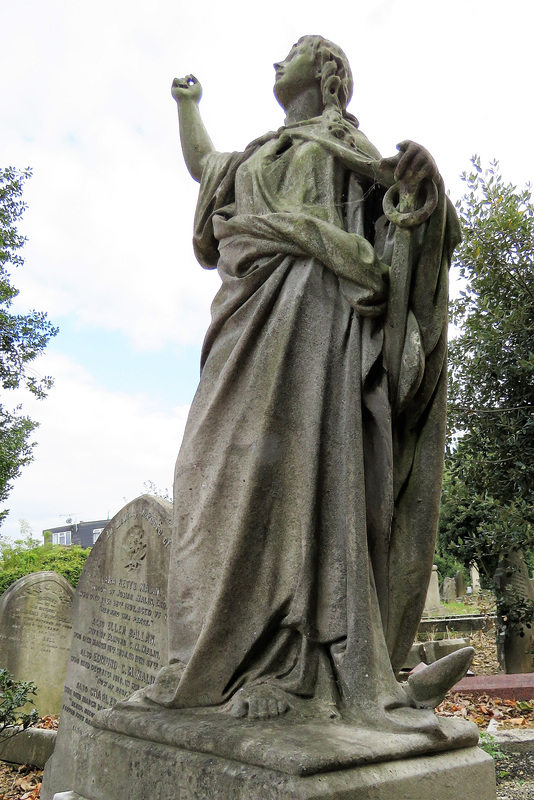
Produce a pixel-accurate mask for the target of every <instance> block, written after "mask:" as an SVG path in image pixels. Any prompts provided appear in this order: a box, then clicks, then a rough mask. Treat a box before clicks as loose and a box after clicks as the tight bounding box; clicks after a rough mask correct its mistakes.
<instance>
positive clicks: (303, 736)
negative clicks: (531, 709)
mask: <svg viewBox="0 0 534 800" xmlns="http://www.w3.org/2000/svg"><path fill="white" fill-rule="evenodd" d="M430 669H431V667H425V670H430ZM416 717H417V714H416V712H415V711H412V721H413V720H415V719H416ZM428 720H432V722H433V723H434V725H433V730H429V729H428V728H426V729H423V728H420V729H419V730H418V731H415V730H414V728H412V729H411V730H406V729H405V730H400V731H396V732H393V731H392V732H384V731H377V730H374V729H373V728H372V727H368V728H366V729H362V728H360V727H358V726H355V725H351V724H350V723H343V722H341V721H340V720H339V719H336V720H332V719H328V718H322V719H318V718H317V717H316V716H310V717H309V718H308V719H306V718H297V719H295V718H291V716H289V715H288V716H286V717H282V718H277V719H274V720H269V719H266V720H265V721H259V720H257V721H254V722H250V721H244V720H242V719H235V718H233V717H228V716H227V715H225V714H221V713H220V711H219V710H218V709H209V708H208V709H183V710H182V709H180V710H177V709H161V708H158V707H156V710H153V709H151V710H145V711H143V710H135V709H133V708H129V709H122V708H120V709H117V708H115V709H109V710H106V711H104V712H100V713H99V714H98V715H97V716H96V717H95V719H94V720H93V722H94V724H95V725H97V726H98V727H101V728H103V729H105V730H110V731H113V732H115V733H117V734H120V735H124V736H126V737H129V736H132V737H134V738H138V739H143V740H145V742H146V744H147V746H148V745H152V744H153V743H154V742H157V743H158V744H164V745H170V746H172V747H178V748H181V749H184V750H190V751H192V752H197V753H198V752H200V753H206V754H210V755H213V756H218V757H223V758H229V759H234V760H235V761H237V762H240V763H243V764H250V765H254V766H258V767H263V768H266V769H274V770H279V771H280V772H286V773H288V774H292V775H313V774H316V773H320V772H329V771H331V770H333V769H344V768H347V767H349V766H357V765H363V764H368V763H371V762H373V763H375V762H379V761H389V760H392V759H398V758H409V757H412V756H416V755H423V754H426V753H430V752H441V751H443V750H454V749H461V748H466V747H472V746H474V745H475V744H476V743H477V742H478V730H477V728H476V726H475V725H474V724H473V723H466V722H465V721H464V720H457V719H446V718H438V719H436V718H435V717H433V715H431V716H429V717H428ZM428 720H427V721H428ZM399 723H402V718H399Z"/></svg>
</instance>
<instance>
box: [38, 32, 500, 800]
mask: <svg viewBox="0 0 534 800" xmlns="http://www.w3.org/2000/svg"><path fill="white" fill-rule="evenodd" d="M172 93H173V96H174V98H175V99H176V101H177V103H178V112H179V120H180V135H181V142H182V148H183V152H184V156H185V160H186V164H187V167H188V169H189V171H190V173H191V175H192V176H193V178H195V179H196V180H199V181H200V183H201V185H200V192H199V201H198V206H197V213H196V217H195V233H194V245H195V252H196V255H197V257H198V259H199V261H200V263H201V264H202V266H203V267H206V268H215V267H216V268H217V269H218V272H219V275H220V277H221V279H222V287H221V290H220V293H219V295H218V296H217V298H216V299H215V301H214V303H213V305H212V310H213V317H212V324H211V326H210V329H209V331H208V333H207V336H206V340H205V345H204V349H203V358H202V373H201V381H200V386H199V389H198V391H197V393H196V395H195V399H194V401H193V404H192V407H191V411H190V414H189V418H188V422H187V426H186V430H185V433H184V439H183V443H182V446H181V449H180V453H179V455H178V459H177V464H176V470H175V481H174V520H173V529H174V530H175V531H176V536H175V540H174V542H173V545H172V548H171V556H170V569H169V593H168V601H169V620H170V625H169V631H168V633H169V640H168V641H169V663H168V665H167V666H166V667H165V668H164V669H162V670H161V671H160V672H159V674H158V677H157V679H156V681H155V682H154V683H153V684H150V685H149V686H148V687H146V688H145V689H143V690H141V692H139V693H137V694H136V696H135V697H133V698H131V699H130V700H128V701H127V702H126V703H124V704H120V707H118V706H116V707H115V708H114V709H111V710H109V709H108V710H102V709H99V710H97V714H96V716H95V717H93V726H94V727H96V726H97V725H98V726H99V727H100V728H101V729H100V730H98V731H96V730H93V731H92V732H91V733H90V735H89V736H88V737H87V739H86V743H87V746H86V747H84V748H79V750H78V753H77V757H78V759H77V760H78V765H77V772H76V776H75V777H76V780H75V781H74V782H70V783H69V782H68V781H65V780H64V781H63V783H62V786H58V788H59V790H60V791H69V790H73V791H75V792H77V793H78V794H80V795H81V796H82V797H88V798H94V800H104V798H106V800H108V799H109V798H113V800H116V798H119V797H120V796H128V797H134V798H141V797H142V798H143V799H144V798H146V797H147V796H155V797H161V798H169V797H172V798H207V797H210V798H211V797H214V798H225V800H231V799H232V798H245V797H246V798H247V799H250V798H256V797H258V798H259V797H260V796H261V797H262V798H270V797H273V798H274V797H277V798H285V797H292V798H312V797H337V798H341V797H343V798H347V799H348V798H349V797H360V798H366V797H368V796H369V797H370V796H371V795H372V796H373V797H375V798H382V797H386V796H387V797H388V798H389V797H391V796H393V795H394V794H395V793H397V794H399V796H403V797H410V796H411V795H410V792H411V793H412V794H413V796H414V797H415V796H417V797H419V796H420V792H421V785H422V784H423V783H424V778H423V776H422V774H420V772H419V771H418V769H419V768H420V767H421V765H422V763H423V762H422V761H418V762H417V766H416V767H414V770H415V772H413V773H410V763H411V762H412V761H413V759H411V756H412V755H413V754H414V753H418V754H421V753H428V752H431V751H432V752H436V753H437V752H439V751H441V750H443V749H444V748H455V747H459V748H469V747H470V745H471V744H472V743H473V741H474V740H475V739H476V738H477V736H478V734H477V731H476V729H475V728H473V726H467V727H466V726H463V727H462V726H461V725H460V724H458V725H456V724H454V725H452V726H451V725H450V724H449V723H450V721H448V722H443V721H439V720H437V719H436V717H435V716H434V714H433V712H431V711H429V710H428V708H422V707H421V704H422V702H423V701H425V702H426V695H425V697H423V700H421V698H420V695H419V694H417V692H416V689H419V688H421V682H420V681H419V682H418V681H413V682H412V683H411V684H410V689H411V694H410V693H408V690H407V689H403V688H402V687H401V686H400V684H398V683H397V681H396V679H395V671H396V670H397V669H399V668H400V667H402V665H403V663H404V659H405V657H406V655H407V653H408V651H409V649H410V645H411V644H412V642H413V639H414V635H415V632H416V629H417V625H418V623H419V619H420V617H421V613H422V610H423V606H424V598H425V592H426V587H427V580H428V575H429V573H430V569H431V564H432V558H433V553H434V536H435V531H436V524H437V515H438V511H439V500H440V480H441V471H442V464H443V455H442V454H443V441H444V413H445V401H446V386H445V375H446V362H445V358H446V329H447V280H448V278H447V275H448V261H449V260H450V255H451V253H452V250H453V249H454V246H455V244H456V243H457V241H458V236H459V229H458V223H457V219H456V216H455V212H454V209H453V208H452V206H451V204H450V203H449V202H448V201H447V198H446V195H445V192H444V187H443V182H442V180H441V178H440V177H439V174H438V171H437V167H436V165H435V163H434V161H433V159H432V157H431V156H430V154H429V153H428V152H427V151H426V150H425V149H424V148H422V147H421V146H420V145H416V144H415V143H408V142H405V143H403V144H402V145H400V151H401V152H400V154H399V155H398V156H397V157H393V158H390V159H382V158H381V156H380V154H379V153H378V151H377V150H376V148H374V146H373V145H371V143H370V142H369V140H368V139H367V138H366V137H365V135H364V134H363V133H362V132H361V131H360V130H359V127H358V124H357V121H356V119H355V118H354V117H352V115H350V114H349V113H348V112H347V111H346V105H347V102H348V100H349V99H350V95H351V93H352V75H351V71H350V66H349V64H348V62H347V59H346V56H345V54H344V53H343V52H342V51H341V50H340V48H339V47H337V46H336V45H334V44H333V43H332V42H328V41H327V40H325V39H323V38H321V37H317V36H312V37H309V36H308V37H303V38H302V39H301V40H299V42H298V44H297V45H295V46H294V47H293V48H292V50H291V52H290V54H289V56H288V58H287V59H286V60H285V61H284V62H282V63H281V64H278V65H276V80H275V96H276V97H277V99H278V101H279V102H280V104H281V105H282V106H283V107H284V109H285V111H286V120H285V125H284V127H283V128H280V129H279V130H278V131H276V132H275V133H269V134H266V135H265V136H264V137H261V138H260V139H257V140H255V141H254V142H253V143H252V144H251V145H250V146H249V147H248V148H246V150H245V151H244V152H243V153H233V154H232V153H217V152H215V151H214V148H213V145H212V143H211V140H210V138H209V136H208V134H207V132H206V130H205V128H204V125H203V123H202V121H201V118H200V114H199V112H198V109H197V107H196V106H197V104H198V102H199V100H200V97H201V94H202V89H201V86H200V84H199V82H198V80H197V79H196V78H194V77H193V76H192V75H188V76H187V77H185V78H183V79H175V81H174V82H173V86H172ZM421 226H424V227H421ZM434 605H435V607H439V596H438V598H437V603H436V604H433V606H434ZM455 655H456V654H453V656H450V658H453V659H454V656H455ZM426 669H427V673H426V678H425V681H426V683H425V687H424V689H425V692H426V688H427V686H426V684H427V683H428V684H431V683H432V681H431V678H432V676H433V675H437V679H438V680H437V683H438V685H437V687H432V686H431V687H430V688H436V690H439V691H440V692H441V693H443V692H444V691H445V689H446V688H447V686H446V683H447V678H449V679H450V680H451V681H452V680H455V679H456V678H457V677H458V675H457V670H456V668H455V669H453V670H452V671H451V672H450V673H448V674H446V673H447V664H446V663H443V664H442V665H441V667H440V669H438V670H437V671H436V670H434V669H433V667H432V666H430V667H427V668H426ZM438 673H439V674H438ZM130 688H131V690H132V691H133V689H134V688H135V687H134V686H133V685H132V686H131V687H130ZM416 695H417V696H416ZM429 696H430V695H429ZM414 698H415V699H414ZM102 699H104V698H102ZM433 699H434V696H433V695H432V700H433ZM151 701H153V702H151ZM140 706H143V708H141V707H140ZM286 712H287V715H286ZM131 736H133V737H134V738H130V737H131ZM140 739H144V741H140ZM184 750H186V751H187V752H186V753H184ZM436 758H439V756H433V759H436ZM447 758H449V756H447ZM462 758H463V759H467V756H460V761H462ZM388 759H395V760H398V759H406V760H405V761H403V762H402V764H400V765H399V764H398V763H395V764H392V763H384V766H383V767H382V768H377V769H378V770H379V771H378V772H375V771H372V772H371V773H369V772H366V770H369V769H370V768H369V767H368V766H362V767H361V769H357V770H352V769H350V770H347V767H348V766H349V765H350V766H351V767H352V766H353V765H355V764H360V765H361V764H364V763H366V762H370V761H372V762H376V761H384V762H387V760H388ZM414 763H415V762H414ZM447 763H448V771H449V773H451V772H453V768H452V766H451V762H450V761H449V762H447ZM465 764H466V762H465V760H464V761H462V766H461V768H460V767H459V769H460V772H461V769H463V768H464V767H465ZM250 765H253V767H252V769H251V766H250ZM434 765H437V761H434ZM392 770H393V773H394V774H395V775H396V778H395V779H393V780H392V779H391V774H392V773H391V771H392ZM436 771H439V770H437V767H436V769H435V770H434V773H436ZM317 772H320V773H321V774H320V775H319V776H317V777H316V776H315V773H317ZM486 772H487V771H486ZM406 773H408V774H409V777H408V779H407V780H408V783H406V781H405V780H404V778H405V777H406ZM416 773H417V775H418V778H419V780H417V781H414V775H415V774H416ZM366 775H367V778H366ZM380 775H382V776H389V777H387V778H385V777H384V780H383V783H384V789H383V791H382V790H381V789H380V790H377V785H380V784H381V778H380ZM487 775H489V773H487ZM460 777H461V775H460V773H458V775H456V782H455V785H456V783H457V782H458V780H459V778H460ZM395 780H397V785H395ZM488 781H489V782H488V783H487V785H488V786H490V784H491V776H490V777H489V778H488ZM427 783H428V781H427ZM416 784H417V785H416ZM482 784H483V781H482V780H481V781H477V786H476V789H477V796H480V788H481V785H482ZM451 789H452V784H451V785H450V786H449V788H448V791H447V796H448V794H449V793H450V790H451ZM414 792H415V793H416V794H414ZM440 793H441V794H440ZM463 795H464V796H466V792H465V791H463ZM426 796H427V797H433V798H434V797H445V794H444V792H443V791H442V790H441V789H439V791H438V792H437V793H436V792H435V791H434V794H432V792H427V793H426ZM487 796H489V795H487ZM43 800H48V797H47V796H46V795H45V797H44V798H43Z"/></svg>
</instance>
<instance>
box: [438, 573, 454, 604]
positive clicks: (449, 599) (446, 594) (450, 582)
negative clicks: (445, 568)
mask: <svg viewBox="0 0 534 800" xmlns="http://www.w3.org/2000/svg"><path fill="white" fill-rule="evenodd" d="M441 599H442V600H443V602H444V603H454V601H455V600H456V581H455V580H454V578H449V577H445V578H443V585H442V587H441Z"/></svg>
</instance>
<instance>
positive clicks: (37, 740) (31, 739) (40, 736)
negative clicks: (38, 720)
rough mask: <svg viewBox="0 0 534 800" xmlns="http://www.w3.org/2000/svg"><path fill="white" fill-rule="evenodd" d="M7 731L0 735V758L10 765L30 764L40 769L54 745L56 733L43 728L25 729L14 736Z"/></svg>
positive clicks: (52, 750)
mask: <svg viewBox="0 0 534 800" xmlns="http://www.w3.org/2000/svg"><path fill="white" fill-rule="evenodd" d="M12 734H13V732H12V731H11V730H9V732H8V733H7V734H6V736H5V737H4V738H2V736H1V735H0V758H1V759H2V761H9V762H10V763H12V764H31V765H32V766H34V767H39V768H40V769H42V768H43V767H44V765H45V764H46V762H47V761H48V759H49V758H50V756H51V755H52V753H53V752H54V747H55V745H56V738H57V731H54V730H46V729H45V728H26V730H25V731H23V730H22V728H21V730H20V731H19V733H16V734H15V735H14V736H13V735H12Z"/></svg>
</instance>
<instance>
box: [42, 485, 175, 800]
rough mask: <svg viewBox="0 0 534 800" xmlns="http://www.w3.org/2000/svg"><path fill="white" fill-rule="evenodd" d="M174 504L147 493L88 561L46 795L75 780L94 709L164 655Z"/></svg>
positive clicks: (114, 523)
mask: <svg viewBox="0 0 534 800" xmlns="http://www.w3.org/2000/svg"><path fill="white" fill-rule="evenodd" d="M171 513H172V504H171V503H169V502H168V501H166V500H161V499H159V498H157V497H152V496H149V495H143V496H142V497H139V498H137V499H136V500H134V501H132V502H131V503H129V504H128V505H127V506H125V507H124V508H123V509H122V510H121V511H120V512H119V513H118V514H117V515H116V516H115V517H113V519H112V520H111V521H110V522H109V523H108V525H107V526H106V528H105V529H104V531H103V532H102V533H101V535H100V537H99V539H98V541H97V542H96V544H95V546H94V547H93V550H92V552H91V554H90V556H89V558H88V559H87V561H86V564H85V567H84V570H83V573H82V576H81V578H80V582H79V584H78V588H77V590H76V594H75V597H74V607H73V615H72V620H73V638H72V647H71V651H70V660H69V665H68V668H67V677H66V681H65V693H64V695H63V705H62V709H61V719H60V725H59V731H58V739H57V744H56V748H55V751H54V755H53V756H52V758H50V759H49V761H48V763H47V765H46V771H45V776H44V782H43V788H42V794H41V797H42V798H43V800H51V798H52V797H53V796H54V793H56V792H62V791H67V790H69V789H70V788H71V787H72V779H73V771H74V765H75V761H76V758H77V754H78V752H79V751H80V748H84V747H86V746H87V742H88V737H91V736H92V735H93V728H92V726H91V720H92V718H93V716H94V714H95V713H96V711H98V710H100V709H102V708H106V707H110V706H113V705H114V704H115V703H117V702H118V701H119V700H122V699H123V698H125V697H128V696H129V695H131V694H132V693H133V692H134V691H136V690H137V689H139V688H140V687H142V686H145V685H146V684H149V683H152V682H153V681H154V678H155V675H156V673H157V672H158V670H159V669H160V667H161V666H163V665H164V664H165V663H166V661H167V574H168V564H169V545H170V537H171V527H170V522H171Z"/></svg>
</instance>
